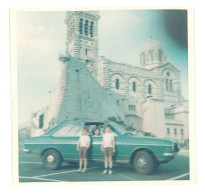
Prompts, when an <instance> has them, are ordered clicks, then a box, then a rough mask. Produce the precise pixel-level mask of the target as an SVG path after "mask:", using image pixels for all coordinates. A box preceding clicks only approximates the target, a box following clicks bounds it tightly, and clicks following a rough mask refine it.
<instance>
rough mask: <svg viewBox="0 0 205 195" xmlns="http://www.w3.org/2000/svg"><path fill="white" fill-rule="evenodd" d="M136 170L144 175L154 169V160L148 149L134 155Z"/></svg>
mask: <svg viewBox="0 0 205 195" xmlns="http://www.w3.org/2000/svg"><path fill="white" fill-rule="evenodd" d="M134 167H135V170H136V171H137V172H138V173H140V174H143V175H148V174H151V173H152V171H153V169H154V160H153V158H152V155H151V154H150V153H148V152H147V151H139V152H137V153H136V154H135V157H134Z"/></svg>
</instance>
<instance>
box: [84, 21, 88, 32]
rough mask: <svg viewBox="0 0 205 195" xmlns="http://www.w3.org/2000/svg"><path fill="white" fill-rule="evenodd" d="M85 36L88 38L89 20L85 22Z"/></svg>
mask: <svg viewBox="0 0 205 195" xmlns="http://www.w3.org/2000/svg"><path fill="white" fill-rule="evenodd" d="M84 31H85V36H88V20H86V21H85V29H84Z"/></svg>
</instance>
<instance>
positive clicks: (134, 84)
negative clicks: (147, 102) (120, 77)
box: [132, 81, 137, 92]
mask: <svg viewBox="0 0 205 195" xmlns="http://www.w3.org/2000/svg"><path fill="white" fill-rule="evenodd" d="M136 89H137V87H136V82H135V81H134V82H133V83H132V91H133V92H136Z"/></svg>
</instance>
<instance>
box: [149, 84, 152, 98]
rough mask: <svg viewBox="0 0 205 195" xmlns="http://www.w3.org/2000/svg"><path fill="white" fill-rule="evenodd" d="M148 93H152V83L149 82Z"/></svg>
mask: <svg viewBox="0 0 205 195" xmlns="http://www.w3.org/2000/svg"><path fill="white" fill-rule="evenodd" d="M148 93H149V94H150V95H151V94H152V85H151V84H149V85H148Z"/></svg>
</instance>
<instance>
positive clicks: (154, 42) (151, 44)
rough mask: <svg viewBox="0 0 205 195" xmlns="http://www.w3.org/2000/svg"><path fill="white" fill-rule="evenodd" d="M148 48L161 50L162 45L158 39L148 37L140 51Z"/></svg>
mask: <svg viewBox="0 0 205 195" xmlns="http://www.w3.org/2000/svg"><path fill="white" fill-rule="evenodd" d="M149 50H163V47H162V44H161V43H160V42H159V41H157V40H154V39H150V40H149V41H148V42H146V43H145V44H144V45H143V47H142V51H149Z"/></svg>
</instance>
